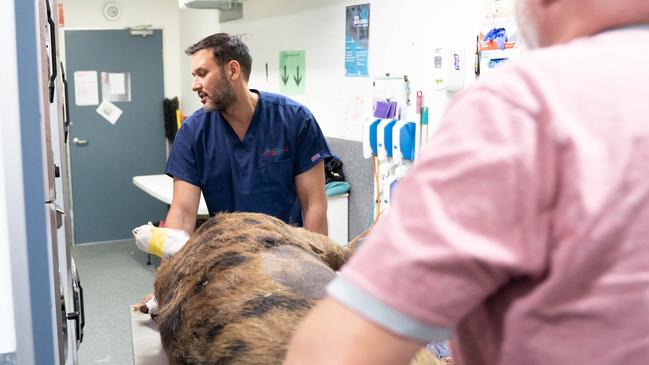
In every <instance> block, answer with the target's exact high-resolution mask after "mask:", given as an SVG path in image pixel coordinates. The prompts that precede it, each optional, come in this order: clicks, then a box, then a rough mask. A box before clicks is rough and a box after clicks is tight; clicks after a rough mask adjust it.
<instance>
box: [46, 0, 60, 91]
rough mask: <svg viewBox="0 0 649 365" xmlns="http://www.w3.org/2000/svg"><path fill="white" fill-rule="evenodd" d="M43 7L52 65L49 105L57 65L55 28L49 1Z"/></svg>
mask: <svg viewBox="0 0 649 365" xmlns="http://www.w3.org/2000/svg"><path fill="white" fill-rule="evenodd" d="M45 6H46V7H47V23H48V24H49V28H50V48H51V49H50V52H51V57H52V59H51V63H52V75H50V83H49V89H50V104H51V103H53V102H54V85H55V81H56V76H57V73H58V68H57V67H59V64H58V62H56V28H55V26H54V20H53V19H52V9H51V8H50V1H49V0H45Z"/></svg>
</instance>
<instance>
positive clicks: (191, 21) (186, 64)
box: [178, 9, 219, 115]
mask: <svg viewBox="0 0 649 365" xmlns="http://www.w3.org/2000/svg"><path fill="white" fill-rule="evenodd" d="M178 19H179V24H180V34H179V39H180V48H179V49H178V55H179V57H180V69H179V70H178V71H179V79H180V87H181V90H180V92H179V96H180V108H181V110H182V111H183V113H185V114H186V115H189V114H191V113H192V112H193V111H194V110H196V109H198V108H200V107H201V102H200V100H199V99H198V97H197V96H196V93H194V92H192V80H193V79H192V75H191V66H192V64H191V58H190V57H189V56H187V55H185V51H184V50H185V49H187V47H189V46H191V45H192V44H194V43H196V42H197V41H198V40H199V39H202V38H204V37H206V36H208V35H210V34H214V33H217V32H219V12H218V10H206V9H202V10H198V9H180V11H179V13H178Z"/></svg>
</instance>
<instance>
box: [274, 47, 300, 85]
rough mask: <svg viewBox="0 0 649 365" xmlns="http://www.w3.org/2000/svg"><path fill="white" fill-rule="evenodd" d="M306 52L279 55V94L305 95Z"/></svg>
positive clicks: (288, 52)
mask: <svg viewBox="0 0 649 365" xmlns="http://www.w3.org/2000/svg"><path fill="white" fill-rule="evenodd" d="M304 59H305V52H304V51H281V52H280V53H279V92H280V93H282V94H284V95H304V83H305V80H304V78H305V77H304V76H305V61H304Z"/></svg>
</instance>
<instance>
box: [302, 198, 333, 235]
mask: <svg viewBox="0 0 649 365" xmlns="http://www.w3.org/2000/svg"><path fill="white" fill-rule="evenodd" d="M304 228H305V229H307V230H309V231H311V232H315V233H320V234H323V235H325V236H326V235H327V234H328V227H327V203H326V201H325V203H324V204H313V205H310V206H309V207H306V208H305V209H304Z"/></svg>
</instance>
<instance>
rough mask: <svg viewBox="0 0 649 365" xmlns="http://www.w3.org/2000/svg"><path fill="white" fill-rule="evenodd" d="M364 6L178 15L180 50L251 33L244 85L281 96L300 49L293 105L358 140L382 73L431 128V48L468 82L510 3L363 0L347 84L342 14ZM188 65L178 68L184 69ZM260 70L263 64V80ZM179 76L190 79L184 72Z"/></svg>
mask: <svg viewBox="0 0 649 365" xmlns="http://www.w3.org/2000/svg"><path fill="white" fill-rule="evenodd" d="M68 1H69V0H68ZM363 2H365V1H350V0H302V1H295V0H247V1H245V2H244V17H243V19H240V20H236V21H231V22H225V23H221V24H220V25H219V24H213V23H210V24H209V25H206V24H205V22H203V21H200V22H196V21H195V20H196V19H197V18H195V17H194V15H191V16H190V15H187V16H183V15H182V11H181V18H180V27H181V29H192V34H191V35H192V36H194V39H188V37H189V34H186V35H185V36H183V42H185V44H184V46H185V47H186V46H187V45H189V44H191V43H193V42H195V41H197V40H198V39H199V38H200V35H201V34H202V35H207V34H210V33H214V32H217V31H223V32H228V33H237V34H240V33H247V34H249V36H248V37H247V41H246V43H247V44H248V46H249V48H250V51H251V54H252V57H253V67H252V75H251V80H250V86H251V87H253V88H259V89H261V90H267V91H273V92H278V91H279V52H280V51H282V50H305V51H306V76H305V82H306V92H305V95H303V96H295V97H293V98H294V99H296V100H298V101H300V102H302V103H303V104H305V105H306V106H307V107H309V109H311V111H312V112H313V113H314V115H315V116H316V118H317V119H318V122H319V123H320V126H321V128H322V129H323V131H324V133H325V135H327V136H330V137H338V138H346V139H352V140H360V137H361V130H362V123H363V121H364V119H365V118H366V117H367V116H369V114H370V113H371V107H372V105H371V104H372V97H373V88H372V85H371V80H372V76H375V75H382V74H385V73H386V72H389V73H391V74H393V75H395V74H401V75H403V74H407V75H408V77H409V79H410V80H411V90H412V92H413V94H412V97H413V100H414V92H415V91H416V90H422V91H423V92H424V99H425V101H424V103H425V105H428V106H429V108H430V117H431V122H434V121H435V119H436V118H437V117H438V116H439V115H440V113H441V112H442V111H443V109H444V107H445V105H446V103H447V101H448V99H449V98H450V97H451V96H452V95H451V94H450V93H447V92H438V91H434V90H433V89H432V87H431V85H432V82H431V79H432V73H431V70H432V64H433V61H432V60H433V51H434V49H435V48H437V47H453V48H461V49H464V50H465V55H466V60H467V62H468V64H467V67H466V70H467V73H466V77H465V79H466V80H467V83H470V82H471V81H472V79H473V76H472V75H473V70H472V69H473V54H474V52H475V39H476V35H477V32H478V30H479V26H480V24H481V23H482V22H483V21H484V19H485V17H486V14H487V11H490V10H491V9H492V7H493V6H494V2H501V3H504V6H505V8H506V10H507V11H509V8H510V4H512V3H513V1H512V0H478V1H476V0H435V1H431V0H401V1H394V0H373V1H371V2H370V1H368V2H370V3H371V9H370V53H369V74H370V77H369V78H347V77H345V76H344V75H345V69H344V52H345V7H346V6H349V5H355V4H359V3H363ZM500 5H502V4H500ZM195 13H196V14H199V13H200V11H195ZM185 57H186V58H188V57H187V56H185ZM183 62H185V61H183ZM186 62H187V63H186V64H185V63H183V68H184V67H185V66H188V65H189V63H188V62H189V61H187V60H186ZM265 63H268V65H269V73H270V75H269V78H268V81H267V80H266V75H265ZM183 72H187V74H189V69H188V70H187V71H184V70H183ZM181 80H182V81H181V88H182V90H183V92H182V97H183V106H182V109H183V111H184V112H185V114H189V113H191V112H192V111H193V110H194V109H197V108H198V107H199V106H200V104H199V102H198V99H197V97H196V96H195V95H193V94H192V93H191V90H190V89H191V78H190V77H183V78H182V79H181ZM187 90H190V91H189V92H187Z"/></svg>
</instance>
